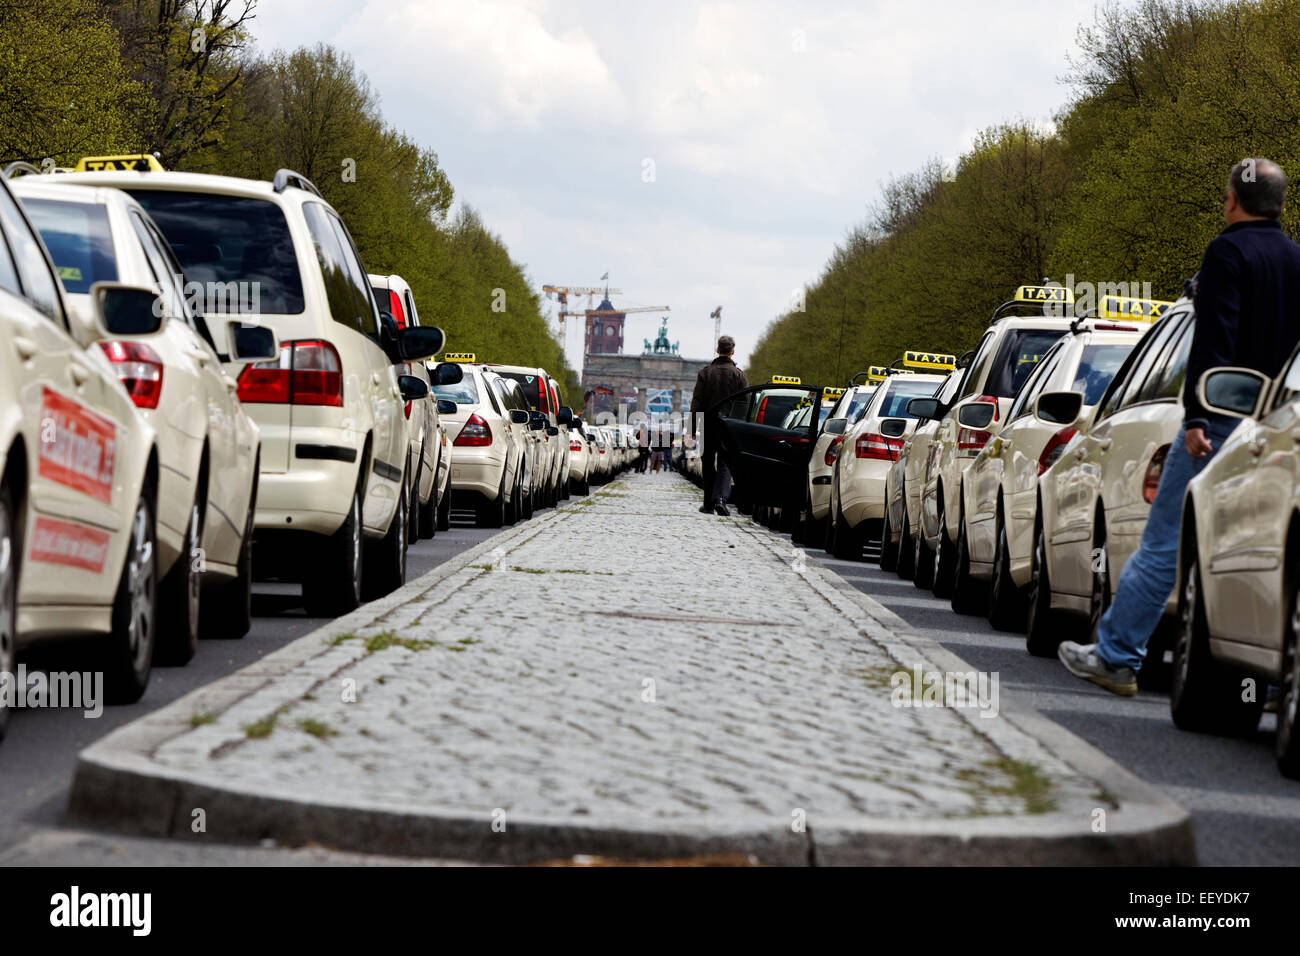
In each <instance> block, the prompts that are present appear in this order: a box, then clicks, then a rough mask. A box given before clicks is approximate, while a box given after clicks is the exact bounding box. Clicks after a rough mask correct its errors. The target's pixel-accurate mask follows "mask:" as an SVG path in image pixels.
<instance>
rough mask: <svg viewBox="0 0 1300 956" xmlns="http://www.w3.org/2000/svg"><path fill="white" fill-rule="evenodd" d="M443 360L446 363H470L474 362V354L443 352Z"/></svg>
mask: <svg viewBox="0 0 1300 956" xmlns="http://www.w3.org/2000/svg"><path fill="white" fill-rule="evenodd" d="M442 360H443V361H444V362H470V363H472V362H473V361H474V353H473V352H443V353H442Z"/></svg>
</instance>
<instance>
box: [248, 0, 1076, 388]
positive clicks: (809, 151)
mask: <svg viewBox="0 0 1300 956" xmlns="http://www.w3.org/2000/svg"><path fill="white" fill-rule="evenodd" d="M1094 2H1095V0H1054V2H1052V3H1043V2H1041V0H1002V2H997V0H983V2H980V3H970V2H966V0H910V2H909V0H899V2H895V0H869V2H868V0H858V2H852V0H847V2H831V0H825V2H808V3H795V2H778V0H771V2H769V0H745V2H736V3H692V2H686V0H680V2H678V0H655V2H629V0H549V2H548V0H261V3H260V5H259V12H258V17H257V20H256V22H255V24H254V32H255V34H256V36H257V39H258V43H259V46H260V47H261V48H263V49H264V50H270V49H273V48H276V47H282V48H292V47H296V46H301V45H307V44H312V43H315V42H317V41H327V42H330V43H333V44H335V45H336V46H338V47H340V48H342V49H343V50H346V51H347V52H348V53H350V54H351V55H352V57H353V58H354V59H355V60H356V63H357V65H358V66H359V67H360V69H361V70H363V71H364V72H365V73H366V74H367V75H368V76H369V77H370V80H371V82H372V83H373V85H374V87H375V89H376V90H377V91H378V93H379V95H380V96H381V98H382V107H383V112H384V116H385V118H386V119H387V120H388V121H389V122H390V123H392V124H393V125H395V126H397V127H398V128H400V129H402V130H404V131H405V132H406V133H408V134H409V135H411V136H412V137H413V138H414V139H416V140H417V141H418V142H420V143H421V144H423V145H426V146H430V147H432V148H433V149H435V150H436V151H437V153H438V156H439V158H440V160H441V163H442V166H443V167H444V169H446V171H447V173H448V175H449V176H450V177H451V181H452V183H453V185H454V186H455V188H456V192H457V199H458V201H462V202H467V203H469V204H470V205H472V206H474V207H476V208H477V209H478V210H479V211H480V212H481V213H482V215H483V218H484V220H485V221H486V223H487V224H488V226H489V227H490V228H491V229H492V230H493V231H494V232H497V233H499V234H500V235H501V236H502V237H503V238H504V240H505V242H506V243H507V245H508V246H509V247H510V252H511V254H512V255H513V257H514V258H515V260H516V261H518V262H521V263H523V264H524V265H525V267H526V268H527V270H528V273H529V275H530V277H531V278H532V280H533V281H534V283H535V284H536V285H537V286H540V285H541V284H542V283H551V284H570V285H598V284H600V283H599V281H598V280H599V277H600V276H601V275H602V274H603V273H605V272H606V271H608V272H609V274H610V282H611V284H612V285H613V286H615V287H616V288H620V289H622V290H623V291H624V294H623V295H622V296H617V297H615V304H616V305H620V306H624V307H626V306H632V305H669V306H671V307H672V311H671V313H669V315H670V320H669V328H668V331H669V337H670V338H671V339H673V340H674V341H677V340H680V342H681V344H682V351H683V352H684V353H685V354H686V355H688V356H690V357H704V356H710V355H712V353H713V348H712V341H711V340H712V331H713V323H712V322H711V320H710V319H709V318H708V315H709V312H710V311H712V309H713V308H714V307H715V306H717V305H719V304H721V305H722V306H723V323H722V327H723V331H724V332H727V333H730V334H732V335H734V336H735V337H736V340H737V344H738V357H739V359H740V361H741V364H742V365H743V364H744V359H745V355H746V354H747V353H748V351H749V349H750V348H751V347H752V345H753V343H754V340H755V339H756V338H757V336H758V335H759V333H760V332H761V331H762V329H763V327H764V326H765V325H766V324H767V323H768V322H769V321H770V320H771V319H772V318H774V317H775V316H776V315H778V314H780V313H781V312H783V311H785V310H786V309H787V308H788V307H789V302H790V301H791V296H792V294H793V292H794V290H796V289H798V288H799V287H800V286H802V285H803V284H804V283H806V282H811V281H813V280H814V279H815V278H816V276H817V274H818V273H819V271H820V269H821V267H822V265H823V264H824V263H825V261H826V259H827V257H828V256H829V255H830V253H831V251H832V248H833V247H834V245H835V244H836V243H837V242H838V241H839V240H840V239H841V238H842V237H843V236H844V233H845V231H846V229H847V228H848V227H850V226H851V225H853V224H854V223H857V222H859V221H861V220H862V218H863V217H864V215H865V211H866V207H867V204H868V203H870V202H871V201H873V200H874V199H875V198H876V196H877V194H878V191H879V187H880V184H881V182H882V181H884V180H885V179H887V178H888V177H889V176H891V175H896V174H901V173H905V172H908V171H911V170H912V169H914V168H916V167H917V166H918V165H920V163H922V162H923V161H924V160H925V159H926V158H927V157H930V156H939V157H942V158H945V159H948V160H953V159H955V158H956V157H957V156H958V155H960V154H961V153H962V152H963V151H964V150H965V149H966V148H967V147H968V146H969V144H970V142H971V139H972V137H973V135H974V134H975V133H976V132H977V131H978V130H979V129H981V128H983V127H985V126H989V125H991V124H994V123H997V122H1000V121H1003V120H1008V119H1014V118H1017V117H1025V118H1028V119H1031V120H1036V121H1046V120H1048V119H1049V118H1050V117H1051V115H1052V113H1053V112H1054V111H1055V110H1056V109H1057V108H1058V107H1059V106H1060V105H1062V103H1063V102H1064V101H1065V99H1066V97H1067V90H1066V88H1065V87H1064V86H1063V85H1062V84H1061V82H1060V79H1061V77H1062V76H1063V75H1064V74H1065V73H1066V71H1067V69H1068V65H1067V62H1066V56H1067V55H1068V54H1069V53H1070V51H1071V50H1072V49H1073V44H1074V40H1075V34H1076V29H1077V27H1078V25H1079V24H1080V23H1084V22H1091V20H1092V17H1093V10H1094ZM651 164H653V165H651ZM647 180H651V181H647ZM358 185H359V187H363V186H364V179H363V180H362V181H361V182H360V183H359V184H358ZM584 304H585V303H584ZM488 305H489V304H488V303H485V306H484V307H485V311H486V309H487V308H488ZM553 308H554V307H553ZM421 311H422V312H423V313H425V314H426V315H427V314H429V313H430V312H431V311H432V312H435V313H436V304H433V303H426V304H421ZM570 321H572V320H570ZM658 324H659V315H658V314H657V313H643V314H638V315H631V316H629V317H628V323H627V325H628V332H627V342H628V347H629V350H632V351H640V343H641V340H642V339H645V338H650V339H653V338H654V336H655V334H656V332H657V330H658ZM567 342H568V344H569V354H570V361H571V362H573V363H574V365H575V367H576V366H579V365H580V364H581V359H580V356H579V355H578V351H579V342H580V340H579V337H578V336H577V335H576V334H573V333H571V334H570V336H569V337H568V339H567Z"/></svg>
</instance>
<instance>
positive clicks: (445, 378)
mask: <svg viewBox="0 0 1300 956" xmlns="http://www.w3.org/2000/svg"><path fill="white" fill-rule="evenodd" d="M464 378H465V369H464V367H463V366H462V365H461V364H460V363H459V362H440V363H439V364H437V365H435V366H434V367H433V384H434V385H457V384H459V383H460V381H461V380H462V379H464Z"/></svg>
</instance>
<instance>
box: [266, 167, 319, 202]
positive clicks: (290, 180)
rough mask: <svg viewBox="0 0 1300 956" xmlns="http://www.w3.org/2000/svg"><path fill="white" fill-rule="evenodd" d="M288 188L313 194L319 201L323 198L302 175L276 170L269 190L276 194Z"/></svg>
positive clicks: (289, 170)
mask: <svg viewBox="0 0 1300 956" xmlns="http://www.w3.org/2000/svg"><path fill="white" fill-rule="evenodd" d="M290 186H294V187H296V188H298V189H305V190H307V192H309V193H313V194H314V195H316V196H319V197H320V198H321V199H324V198H325V197H324V196H321V194H320V190H319V189H317V188H316V186H315V184H313V183H312V181H311V180H310V179H308V178H307V177H306V176H304V175H303V174H302V173H295V172H294V171H293V170H292V169H277V170H276V171H275V178H274V179H273V180H271V188H272V189H274V190H275V191H276V192H278V193H282V192H284V191H285V190H286V189H288V188H289V187H290Z"/></svg>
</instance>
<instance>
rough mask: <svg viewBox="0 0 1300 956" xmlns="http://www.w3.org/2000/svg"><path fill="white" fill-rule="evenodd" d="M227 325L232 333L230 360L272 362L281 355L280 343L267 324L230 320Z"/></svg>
mask: <svg viewBox="0 0 1300 956" xmlns="http://www.w3.org/2000/svg"><path fill="white" fill-rule="evenodd" d="M226 327H227V330H228V331H229V334H230V353H229V354H230V361H232V362H272V361H275V360H276V359H278V358H279V357H280V343H279V342H277V341H276V338H275V333H274V332H272V331H271V330H270V329H268V328H267V327H266V326H264V325H256V324H252V323H248V322H228V323H226Z"/></svg>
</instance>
